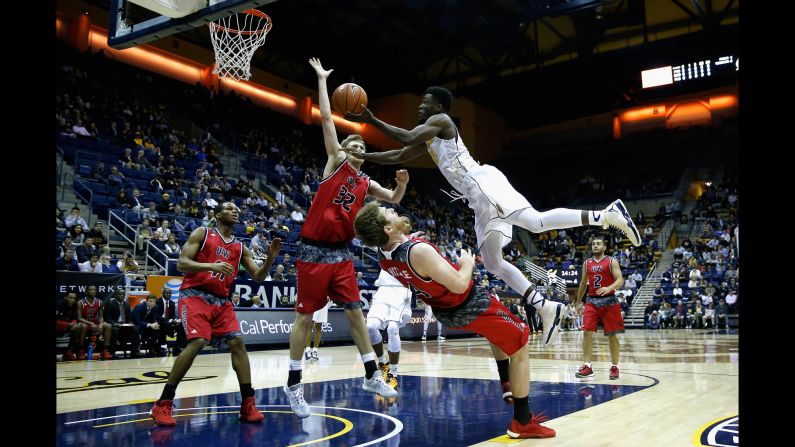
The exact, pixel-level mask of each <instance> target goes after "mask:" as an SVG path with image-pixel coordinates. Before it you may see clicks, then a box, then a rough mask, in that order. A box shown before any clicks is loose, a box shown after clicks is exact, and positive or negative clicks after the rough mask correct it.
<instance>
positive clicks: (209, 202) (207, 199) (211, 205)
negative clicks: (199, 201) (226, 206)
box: [204, 192, 218, 209]
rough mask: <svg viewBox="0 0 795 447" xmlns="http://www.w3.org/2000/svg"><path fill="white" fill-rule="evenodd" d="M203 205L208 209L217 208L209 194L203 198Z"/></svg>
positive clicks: (215, 202) (216, 203)
mask: <svg viewBox="0 0 795 447" xmlns="http://www.w3.org/2000/svg"><path fill="white" fill-rule="evenodd" d="M204 203H205V205H206V206H207V208H209V209H214V208H215V207H217V206H218V202H217V201H216V200H215V199H213V195H212V194H211V193H209V192H208V193H207V194H206V195H205V196H204Z"/></svg>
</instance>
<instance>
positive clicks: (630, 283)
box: [623, 276, 638, 295]
mask: <svg viewBox="0 0 795 447" xmlns="http://www.w3.org/2000/svg"><path fill="white" fill-rule="evenodd" d="M623 287H626V288H628V289H629V290H631V291H632V295H635V292H637V290H638V284H637V283H636V282H635V280H634V279H633V278H632V276H629V277H628V278H627V279H625V280H624V286H623Z"/></svg>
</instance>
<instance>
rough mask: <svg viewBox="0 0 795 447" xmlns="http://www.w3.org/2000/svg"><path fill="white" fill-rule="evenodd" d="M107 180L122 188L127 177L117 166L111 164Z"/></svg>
mask: <svg viewBox="0 0 795 447" xmlns="http://www.w3.org/2000/svg"><path fill="white" fill-rule="evenodd" d="M108 181H110V184H111V185H113V186H115V187H117V188H124V186H125V184H126V183H127V178H126V177H125V176H124V174H123V173H122V172H121V171H119V168H117V167H116V166H111V167H110V175H108Z"/></svg>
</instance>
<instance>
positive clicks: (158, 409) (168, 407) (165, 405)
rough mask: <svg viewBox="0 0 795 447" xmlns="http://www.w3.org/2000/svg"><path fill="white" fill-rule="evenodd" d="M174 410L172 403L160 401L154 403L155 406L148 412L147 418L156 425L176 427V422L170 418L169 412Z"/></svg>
mask: <svg viewBox="0 0 795 447" xmlns="http://www.w3.org/2000/svg"><path fill="white" fill-rule="evenodd" d="M173 408H174V401H171V400H161V401H157V402H155V405H154V406H153V407H152V409H151V410H149V416H152V419H154V420H155V422H157V425H165V426H171V425H177V421H175V420H174V418H173V417H171V411H172V410H173Z"/></svg>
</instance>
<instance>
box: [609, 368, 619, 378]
mask: <svg viewBox="0 0 795 447" xmlns="http://www.w3.org/2000/svg"><path fill="white" fill-rule="evenodd" d="M610 380H618V366H615V365H613V366H611V367H610Z"/></svg>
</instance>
